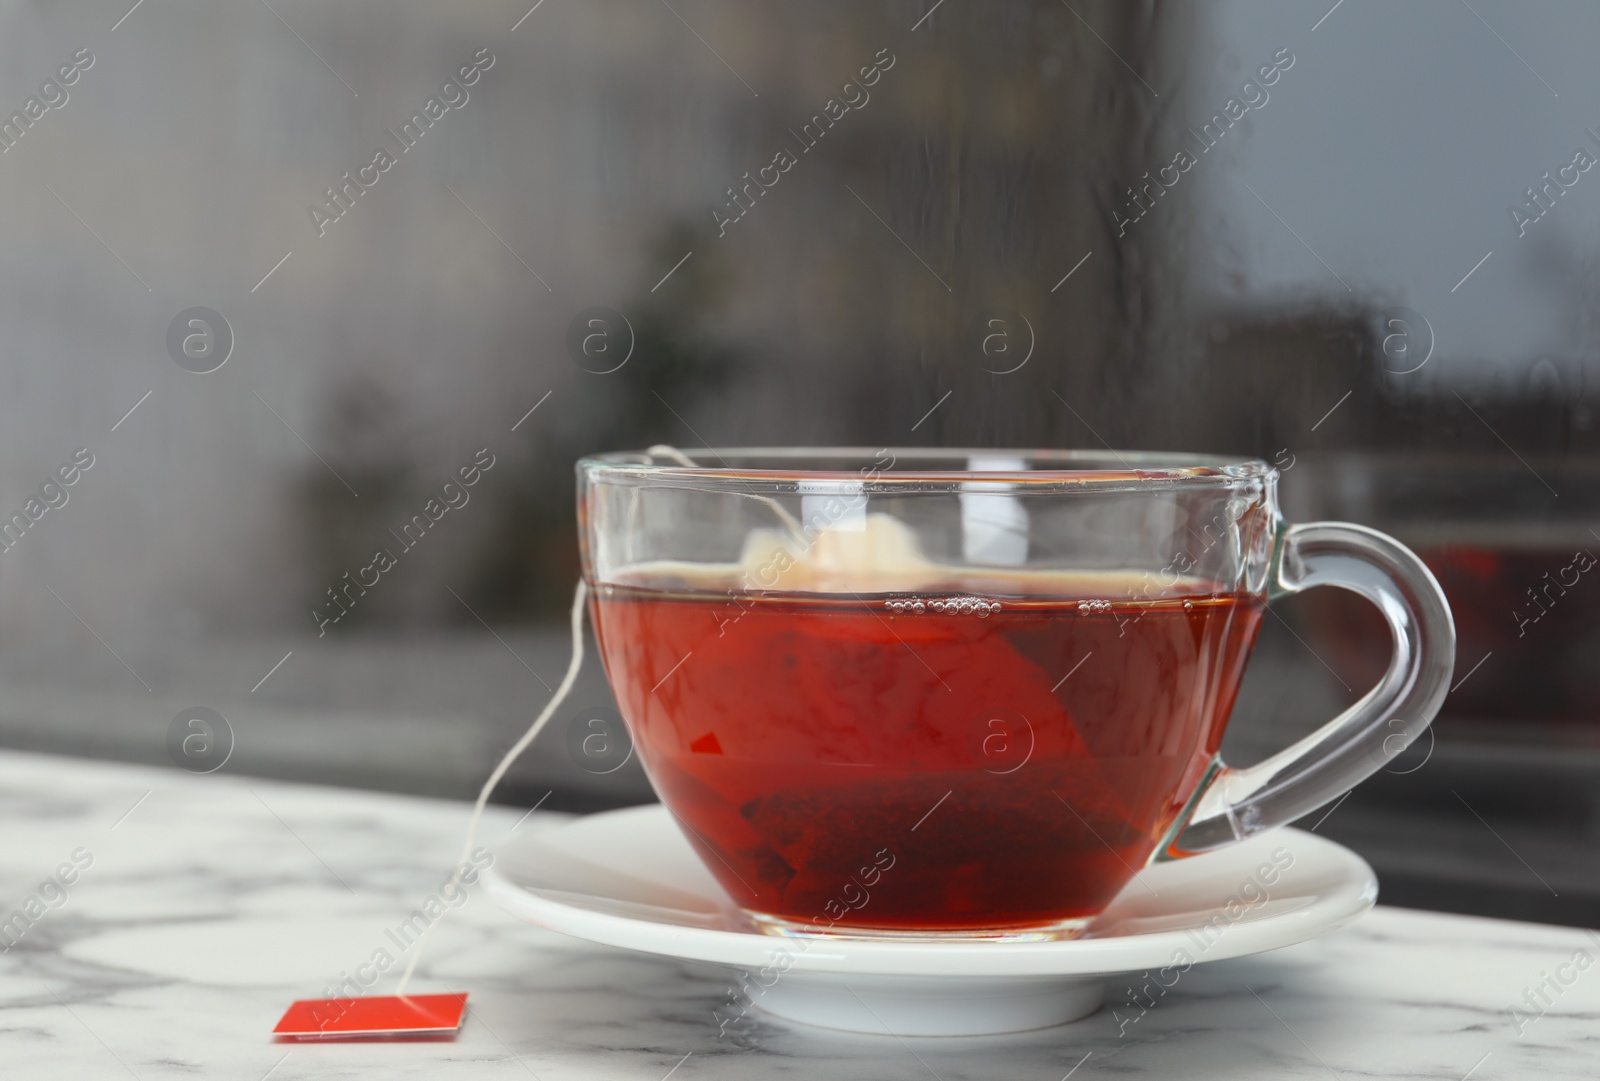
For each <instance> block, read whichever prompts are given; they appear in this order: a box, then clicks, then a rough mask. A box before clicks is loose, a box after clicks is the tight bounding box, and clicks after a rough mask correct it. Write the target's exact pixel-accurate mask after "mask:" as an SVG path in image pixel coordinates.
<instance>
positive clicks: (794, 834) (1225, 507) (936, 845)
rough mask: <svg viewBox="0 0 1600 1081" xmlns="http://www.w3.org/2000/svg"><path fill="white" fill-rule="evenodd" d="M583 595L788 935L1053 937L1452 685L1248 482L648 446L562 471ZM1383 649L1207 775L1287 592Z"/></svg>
mask: <svg viewBox="0 0 1600 1081" xmlns="http://www.w3.org/2000/svg"><path fill="white" fill-rule="evenodd" d="M578 477H579V490H578V501H579V528H580V531H581V534H582V538H581V539H582V546H583V573H584V577H585V581H586V582H587V583H588V585H589V587H590V589H591V590H592V598H591V614H592V616H593V621H594V627H595V632H596V637H597V639H598V641H599V644H600V652H601V656H602V658H603V660H604V663H605V667H606V672H607V675H608V677H609V678H610V680H611V684H612V687H613V689H614V690H615V692H616V696H617V701H618V704H619V706H620V707H621V711H622V714H623V717H624V719H625V721H626V723H627V725H628V728H629V731H630V733H631V734H632V737H633V740H634V743H635V745H636V746H637V748H638V751H639V757H640V760H641V762H642V763H643V765H644V769H645V772H646V774H647V775H648V776H649V778H650V781H651V783H652V784H653V785H654V787H655V790H656V792H657V793H658V794H659V795H660V797H661V800H662V802H663V803H664V804H665V805H666V807H667V810H668V811H670V812H671V813H672V815H673V816H674V817H675V818H676V819H677V821H678V823H679V824H680V825H681V826H682V828H683V830H684V834H685V836H686V837H687V838H688V840H689V842H690V843H691V844H692V845H693V846H694V848H695V849H696V851H697V852H698V853H699V855H700V857H701V858H702V859H703V860H704V862H705V865H706V867H707V868H708V869H709V870H710V872H711V873H712V874H713V875H714V876H715V877H716V878H717V880H718V881H719V882H720V883H721V884H722V886H723V887H724V888H725V889H726V890H727V892H728V894H729V895H730V896H731V897H732V898H733V899H734V901H735V902H736V903H737V904H738V905H739V906H740V907H741V908H742V909H744V910H745V911H746V912H747V913H749V915H750V916H751V917H752V919H754V920H755V922H756V923H757V924H758V925H759V926H760V927H761V928H762V929H764V930H766V931H768V932H770V933H775V934H784V935H852V936H916V937H927V936H936V937H983V938H1027V939H1044V938H1061V937H1071V936H1073V935H1075V934H1077V933H1079V932H1080V931H1081V930H1082V928H1083V927H1084V926H1085V925H1086V924H1087V923H1088V922H1089V921H1090V920H1091V919H1092V918H1093V917H1094V916H1095V915H1096V914H1097V913H1098V912H1100V911H1101V910H1102V909H1103V908H1104V907H1105V906H1106V905H1107V904H1108V903H1109V902H1110V901H1111V899H1112V898H1113V897H1114V896H1115V895H1116V894H1117V893H1118V891H1120V890H1121V889H1122V888H1123V887H1124V886H1126V885H1127V884H1128V882H1129V881H1130V880H1131V879H1132V878H1133V877H1134V875H1135V874H1136V873H1137V872H1138V870H1139V868H1141V867H1144V866H1146V865H1148V864H1149V863H1151V862H1152V861H1155V860H1162V859H1173V858H1180V857H1184V856H1190V855H1194V854H1197V853H1202V852H1207V851H1211V850H1213V849H1217V848H1221V847H1223V846H1225V845H1229V844H1233V843H1234V842H1236V841H1240V840H1243V839H1244V838H1247V837H1250V836H1252V835H1254V834H1257V833H1260V832H1262V831H1263V830H1268V829H1272V828H1274V827H1276V826H1280V825H1283V824H1285V823H1287V822H1290V821H1293V820H1294V819H1296V818H1299V817H1300V816H1302V815H1304V814H1306V813H1308V812H1310V811H1312V810H1314V809H1315V808H1317V807H1318V806H1320V805H1322V804H1324V803H1327V802H1328V801H1330V800H1332V799H1334V798H1336V797H1337V796H1338V795H1340V794H1341V793H1342V792H1344V791H1345V790H1347V789H1349V788H1350V787H1351V786H1352V785H1354V784H1356V783H1357V782H1359V781H1361V780H1362V779H1363V778H1365V777H1366V776H1368V775H1369V774H1371V773H1372V772H1373V771H1375V770H1377V769H1378V768H1380V767H1381V766H1383V765H1384V764H1385V763H1387V762H1389V761H1390V760H1391V759H1392V758H1393V757H1394V756H1395V755H1397V754H1399V753H1400V752H1401V751H1403V750H1404V749H1405V748H1406V746H1407V745H1409V744H1410V742H1411V741H1412V740H1413V739H1415V738H1416V737H1417V735H1418V734H1419V733H1421V732H1422V730H1423V729H1424V728H1426V727H1427V725H1428V723H1429V722H1430V721H1431V720H1432V718H1433V716H1434V713H1435V712H1436V711H1437V709H1438V707H1439V704H1440V702H1441V701H1442V700H1443V698H1444V695H1445V693H1446V691H1447V690H1448V688H1449V681H1450V673H1451V669H1452V665H1453V662H1454V655H1455V648H1454V642H1455V631H1454V627H1453V624H1452V622H1451V616H1450V609H1449V606H1448V604H1447V603H1446V601H1445V598H1444V595H1443V593H1442V592H1441V591H1440V589H1439V586H1438V584H1437V583H1436V582H1435V581H1434V578H1433V576H1432V575H1431V574H1430V573H1429V572H1428V569H1427V568H1426V567H1425V566H1424V565H1423V564H1422V562H1421V561H1419V560H1418V559H1417V557H1416V556H1415V555H1413V554H1412V553H1411V552H1410V551H1409V550H1407V549H1406V548H1405V547H1404V546H1403V545H1401V544H1400V543H1398V542H1397V541H1395V540H1393V539H1391V538H1390V537H1387V536H1385V535H1384V534H1382V533H1378V532H1376V531H1374V530H1371V529H1367V528H1365V527H1362V526H1356V525H1346V524H1341V523H1333V522H1317V523H1310V524H1303V525H1287V524H1286V523H1285V522H1284V521H1283V519H1282V516H1281V514H1280V512H1279V509H1278V503H1277V481H1278V474H1277V472H1276V470H1274V469H1273V468H1272V467H1270V466H1268V465H1267V464H1266V463H1264V462H1260V461H1254V460H1233V459H1226V458H1212V457H1201V456H1195V455H1179V454H1165V453H1122V454H1117V453H1110V452H1107V453H1101V452H1087V451H995V450H927V449H916V450H889V449H885V450H879V451H873V450H864V449H837V450H832V449H830V450H807V449H772V450H767V449H744V450H701V451H692V452H688V453H684V452H681V451H677V450H673V449H671V448H652V450H651V451H650V452H645V453H620V454H607V455H601V456H598V457H593V458H586V459H584V460H583V461H581V462H579V463H578ZM1319 585H1336V586H1341V587H1343V588H1345V589H1348V590H1351V591H1353V592H1355V593H1358V594H1360V595H1361V596H1363V597H1365V598H1367V599H1368V600H1370V601H1371V602H1372V603H1373V604H1374V605H1376V606H1377V608H1378V610H1379V611H1380V613H1381V614H1382V615H1383V617H1384V619H1385V620H1386V621H1387V623H1388V625H1389V628H1390V631H1391V632H1392V634H1393V639H1394V651H1393V657H1392V659H1391V662H1390V665H1389V669H1388V671H1387V672H1386V673H1384V675H1383V677H1382V678H1381V679H1380V680H1379V681H1378V683H1377V685H1376V686H1374V687H1373V688H1372V690H1370V691H1369V692H1367V694H1366V695H1365V696H1363V697H1362V698H1361V700H1360V701H1359V702H1357V703H1356V704H1355V705H1353V706H1351V707H1350V708H1349V709H1347V710H1345V711H1344V712H1343V713H1341V714H1340V715H1339V716H1337V717H1335V718H1334V719H1333V720H1331V721H1329V722H1328V723H1327V724H1326V725H1324V726H1323V727H1322V728H1321V729H1319V730H1318V731H1317V732H1315V733H1313V734H1312V735H1311V736H1309V737H1307V738H1305V739H1303V740H1301V741H1300V742H1298V743H1296V744H1295V745H1293V746H1292V747H1289V748H1288V749H1286V750H1284V751H1282V752H1280V753H1278V754H1276V755H1273V756H1272V757H1270V758H1268V759H1266V760H1265V761H1263V762H1260V763H1258V764H1257V765H1254V766H1251V767H1248V768H1245V769H1235V768H1232V767H1228V766H1225V765H1223V763H1222V761H1221V759H1220V758H1219V757H1218V747H1219V746H1220V744H1221V741H1222V733H1223V729H1224V727H1225V726H1226V724H1227V719H1228V715H1229V712H1230V711H1231V709H1232V707H1233V701H1234V697H1235V695H1236V693H1237V691H1238V687H1239V682H1240V679H1241V676H1242V674H1243V671H1244V667H1245V663H1246V661H1247V660H1248V657H1249V654H1250V650H1251V648H1252V646H1253V644H1254V641H1255V636H1256V632H1257V630H1258V628H1259V626H1260V622H1261V619H1262V618H1263V615H1264V613H1265V611H1266V605H1267V603H1268V602H1269V601H1270V600H1272V599H1273V598H1275V597H1278V596H1282V595H1284V594H1287V593H1295V592H1299V591H1300V590H1303V589H1308V588H1310V587H1313V586H1319Z"/></svg>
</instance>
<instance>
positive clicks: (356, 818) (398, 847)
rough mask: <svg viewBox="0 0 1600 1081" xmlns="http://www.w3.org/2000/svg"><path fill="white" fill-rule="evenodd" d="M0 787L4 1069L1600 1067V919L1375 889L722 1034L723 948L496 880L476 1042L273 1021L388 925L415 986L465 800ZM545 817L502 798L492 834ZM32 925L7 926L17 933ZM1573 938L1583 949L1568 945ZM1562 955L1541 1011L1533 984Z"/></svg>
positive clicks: (451, 936) (444, 980)
mask: <svg viewBox="0 0 1600 1081" xmlns="http://www.w3.org/2000/svg"><path fill="white" fill-rule="evenodd" d="M0 812H3V813H0V901H3V907H0V921H7V920H10V918H11V913H12V912H14V911H17V910H19V909H24V910H25V909H26V906H27V905H28V902H29V898H34V897H36V898H38V900H37V901H36V902H34V906H35V907H34V909H33V910H34V911H35V912H37V911H40V910H41V909H42V911H43V915H42V916H40V917H39V918H38V919H37V920H36V921H35V922H34V923H33V924H32V926H30V927H27V928H26V929H25V930H24V931H23V933H22V934H21V936H20V937H18V938H16V941H15V942H14V944H12V945H11V946H10V947H9V948H8V949H6V951H5V952H4V953H3V954H0V1007H3V1008H0V1073H3V1074H4V1076H5V1077H7V1078H12V1077H17V1078H42V1077H70V1078H75V1079H94V1078H102V1077H104V1078H125V1077H128V1076H130V1075H131V1076H134V1077H138V1078H178V1077H182V1078H193V1077H207V1078H243V1079H246V1081H261V1079H264V1078H267V1077H271V1078H273V1079H275V1081H290V1079H294V1078H311V1077H318V1078H364V1077H373V1078H377V1077H382V1078H396V1077H427V1078H444V1079H449V1078H457V1077H485V1078H491V1077H522V1076H529V1075H531V1076H533V1077H536V1078H539V1079H541V1081H552V1079H556V1078H580V1079H583V1078H595V1079H600V1078H607V1079H610V1078H642V1079H645V1081H659V1079H662V1078H664V1077H666V1076H667V1075H668V1074H669V1073H670V1074H671V1076H672V1077H674V1078H676V1079H677V1081H696V1079H702V1078H705V1079H713V1078H714V1079H721V1078H730V1079H731V1078H740V1079H743V1078H750V1077H761V1076H774V1077H776V1076H792V1077H805V1078H840V1079H846V1078H849V1079H877V1078H884V1079H889V1078H922V1077H927V1076H929V1075H932V1076H934V1077H936V1078H938V1079H939V1081H958V1079H963V1081H964V1079H968V1078H992V1077H1000V1076H1003V1077H1006V1078H1015V1079H1033V1078H1037V1079H1039V1081H1061V1079H1062V1078H1064V1077H1067V1076H1071V1077H1074V1078H1077V1079H1079V1081H1082V1079H1084V1078H1094V1077H1096V1076H1097V1075H1098V1076H1112V1075H1118V1076H1122V1077H1130V1076H1131V1077H1184V1078H1192V1079H1205V1078H1227V1079H1241V1078H1258V1077H1259V1078H1285V1077H1328V1076H1329V1075H1332V1076H1335V1077H1353V1076H1361V1077H1378V1078H1387V1077H1394V1078H1400V1077H1405V1078H1446V1079H1452V1081H1461V1079H1462V1078H1464V1077H1466V1076H1467V1075H1469V1074H1470V1076H1471V1077H1472V1078H1475V1079H1480V1081H1489V1079H1493V1078H1525V1077H1531V1076H1538V1077H1541V1078H1565V1077H1574V1078H1576V1077H1584V1078H1592V1077H1594V1076H1595V1075H1596V1070H1597V1068H1600V964H1590V963H1589V962H1588V960H1587V959H1589V958H1593V959H1594V960H1595V961H1600V936H1596V935H1594V934H1593V933H1592V932H1584V931H1578V930H1572V929H1564V928H1554V927H1543V926H1536V925H1530V924H1517V923H1510V922H1503V921H1493V920H1481V919H1473V918H1467V917H1458V916H1442V915H1434V914H1427V913H1418V912H1407V911H1401V910H1396V909H1386V908H1383V907H1382V906H1380V907H1379V908H1378V909H1376V910H1375V911H1374V912H1372V913H1371V914H1370V915H1369V916H1367V917H1366V918H1364V919H1363V920H1361V921H1360V922H1358V923H1357V924H1355V925H1354V926H1352V927H1349V928H1346V929H1345V930H1342V931H1339V932H1336V933H1334V934H1332V935H1329V936H1327V937H1326V938H1323V939H1320V940H1317V941H1314V942H1309V943H1304V944H1302V945H1299V946H1293V947H1290V948H1288V949H1284V950H1280V951H1277V952H1275V953H1272V954H1267V955H1262V956H1257V957H1252V958H1245V959H1240V960H1234V961H1222V962H1217V963H1214V964H1207V965H1201V966H1197V967H1195V968H1194V969H1193V970H1191V971H1190V972H1188V973H1185V974H1184V975H1183V976H1182V977H1181V979H1180V981H1179V982H1178V983H1176V984H1175V985H1174V986H1172V987H1171V988H1170V989H1167V990H1165V991H1164V992H1161V993H1160V994H1159V997H1157V998H1155V999H1153V1000H1152V999H1149V998H1145V999H1144V1002H1143V1004H1142V1005H1141V1004H1139V1003H1138V1002H1136V1001H1134V997H1135V996H1134V995H1132V994H1130V993H1129V992H1127V991H1114V992H1113V994H1112V996H1111V1002H1110V1004H1108V1006H1107V1008H1106V1009H1104V1010H1102V1011H1101V1012H1099V1013H1097V1014H1095V1015H1093V1016H1092V1017H1090V1018H1087V1019H1085V1020H1083V1021H1080V1022H1076V1023H1074V1024H1071V1025H1067V1026H1064V1027H1061V1028H1056V1029H1050V1030H1046V1031H1040V1032H1034V1033H1026V1034H1021V1035H1016V1036H1006V1037H989V1038H982V1039H960V1040H938V1039H911V1040H897V1039H893V1038H889V1037H881V1038H880V1037H870V1036H852V1035H846V1034H841V1033H830V1032H824V1031H820V1030H804V1029H799V1028H790V1027H786V1026H785V1025H783V1024H781V1023H778V1022H775V1021H769V1020H766V1019H764V1018H763V1017H762V1016H761V1015H760V1014H759V1013H756V1012H752V1013H749V1014H747V1015H746V1016H745V1018H744V1019H743V1020H741V1021H739V1022H736V1023H734V1024H731V1025H727V1026H722V1031H720V1032H719V1021H718V1018H725V1017H728V1016H730V1013H731V1012H733V1011H730V1010H728V1009H727V1003H728V1001H729V990H730V981H729V980H728V979H727V978H726V976H725V974H723V973H722V972H719V971H718V970H715V969H712V968H706V967H701V966H697V965H693V964H688V963H677V962H673V961H670V960H663V959H659V958H653V957H646V956H640V955H632V954H628V953H623V952H620V951H616V950H611V949H607V948H604V947H598V946H590V945H586V944H584V943H581V942H577V941H573V940H568V939H563V938H561V937H560V936H557V935H554V934H550V933H548V932H543V931H540V930H537V929H535V928H531V927H528V926H525V925H522V924H518V923H516V922H514V921H513V920H511V918H510V917H508V916H506V915H504V914H502V913H501V912H500V911H499V910H498V909H496V908H494V907H493V906H492V905H491V904H489V903H488V901H487V900H486V899H485V898H483V897H482V896H479V895H478V894H477V892H476V890H474V891H472V892H471V893H469V895H468V899H467V901H466V902H465V904H464V905H462V906H461V907H460V908H459V909H456V910H452V911H451V912H450V914H449V915H448V916H447V917H446V918H445V920H444V921H443V923H442V924H441V925H440V927H439V930H438V932H437V934H436V935H435V937H434V942H433V944H432V946H431V947H430V949H429V952H428V954H427V956H426V957H425V959H424V961H423V963H422V967H421V970H420V971H421V973H422V975H421V976H420V977H419V979H418V980H417V981H415V982H414V983H413V987H414V988H415V989H416V990H419V991H429V990H437V991H446V990H465V991H468V992H470V994H471V996H472V998H471V1005H470V1007H469V1013H468V1018H467V1021H466V1024H465V1026H464V1028H463V1030H462V1032H461V1035H460V1036H459V1037H458V1038H457V1039H455V1040H453V1041H448V1042H420V1043H386V1042H374V1043H351V1044H319V1045H306V1044H284V1043H275V1042H273V1039H272V1037H271V1036H270V1035H269V1030H270V1029H271V1027H272V1025H273V1024H274V1022H275V1021H276V1020H277V1018H278V1016H279V1014H280V1013H281V1012H282V1011H283V1009H284V1007H285V1006H286V1005H287V1004H288V1003H289V1001H290V1000H291V999H293V998H296V997H313V996H318V995H321V994H323V993H324V991H325V989H326V988H327V987H328V986H329V985H330V984H332V983H334V982H336V981H338V980H339V979H340V978H341V976H342V975H343V974H345V973H350V974H356V973H357V972H358V966H361V965H364V964H368V963H370V962H371V960H372V958H373V956H374V954H375V952H376V951H379V950H385V951H387V953H388V954H389V955H390V956H392V957H393V958H394V959H395V965H394V967H392V968H390V969H389V970H388V971H387V972H386V973H382V974H378V980H377V982H375V983H374V984H373V987H372V990H373V991H374V992H376V993H382V992H384V991H387V990H391V989H392V987H393V985H394V982H395V977H396V976H397V974H398V971H399V968H400V966H401V965H403V963H404V961H405V960H406V959H407V957H408V955H407V954H406V953H405V951H404V950H402V949H401V948H400V947H399V946H398V945H397V944H396V942H395V940H394V939H393V938H392V937H390V935H389V932H390V931H392V930H393V929H395V928H396V927H397V925H398V924H399V923H400V921H401V920H402V919H403V918H404V917H405V915H406V914H407V913H408V912H409V911H411V910H412V909H414V908H417V907H418V906H419V905H421V904H423V902H424V900H425V899H426V898H427V897H428V896H429V895H431V894H433V893H434V892H435V891H436V890H437V889H438V887H439V885H440V883H441V881H442V880H443V879H444V877H445V876H446V875H447V874H448V872H449V867H450V861H451V860H452V859H453V858H454V855H455V852H456V849H457V847H458V846H459V843H460V834H461V830H462V829H463V827H464V825H465V822H466V817H467V806H466V805H465V804H460V803H452V802H445V801H436V800H427V799H411V798H404V797H397V796H389V795H379V794H373V793H365V792H353V791H347V790H341V789H332V788H315V787H310V786H300V785H290V784H284V783H280V782H275V781H265V780H255V779H248V778H239V777H233V776H228V775H226V774H225V773H224V774H212V775H207V776H191V775H188V774H185V773H180V772H177V771H172V770H158V769H154V768H148V767H139V766H125V765H111V764H105V763H95V762H85V761H79V760H72V759H64V758H52V757H47V756H42V755H28V754H21V753H4V754H0ZM550 820H551V818H550V816H545V815H543V814H536V815H534V816H532V817H529V818H526V819H524V818H523V816H522V812H520V811H518V810H513V809H507V808H497V809H493V810H492V811H491V813H490V815H489V816H488V818H487V819H486V822H485V828H484V831H483V835H482V839H483V843H484V844H485V845H487V846H489V847H491V848H492V847H493V845H494V844H495V843H496V842H498V841H502V840H504V839H505V838H507V837H508V836H510V835H512V834H513V832H514V831H516V830H528V829H538V828H541V825H542V824H543V823H545V822H548V821H550ZM74 858H76V861H77V864H78V866H77V867H76V868H75V867H73V866H72V864H73V861H74ZM63 864H66V865H68V866H67V869H66V871H61V870H60V868H61V865H63ZM85 864H86V865H85ZM55 875H60V876H61V877H62V878H70V879H72V881H70V882H68V883H67V884H66V885H65V886H64V887H63V886H61V885H60V884H59V882H58V883H56V884H49V881H48V880H50V879H51V878H52V876H55ZM13 926H15V925H13ZM11 937H12V935H11V934H10V933H9V932H5V931H4V924H3V922H0V945H3V942H4V941H9V940H10V939H11ZM1580 952H1581V957H1582V958H1584V959H1585V960H1584V964H1585V965H1586V967H1585V968H1584V969H1582V970H1579V969H1578V968H1576V967H1567V968H1562V967H1561V966H1563V965H1566V964H1569V963H1570V962H1571V960H1572V958H1573V957H1574V955H1575V954H1580ZM367 971H368V972H374V973H375V970H374V969H370V968H369V969H368V970H367ZM375 974H376V973H375ZM1547 976H1548V977H1549V981H1550V982H1546V983H1545V991H1544V995H1545V997H1546V998H1547V999H1548V1003H1549V1004H1548V1007H1547V1008H1544V1009H1543V1012H1542V1015H1541V1014H1540V1012H1539V1009H1540V1008H1539V1007H1538V1000H1537V997H1532V998H1527V997H1525V995H1527V994H1528V993H1529V992H1530V990H1531V989H1536V988H1537V987H1538V985H1539V984H1540V983H1541V981H1544V980H1546V977H1547ZM1569 977H1570V979H1568V978H1569ZM1559 980H1566V981H1567V982H1564V983H1563V982H1555V981H1559ZM1530 1001H1531V1002H1532V1003H1533V1005H1530ZM1514 1009H1515V1010H1517V1011H1520V1012H1519V1013H1517V1014H1514V1013H1513V1010H1514ZM1519 1030H1520V1031H1519Z"/></svg>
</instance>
